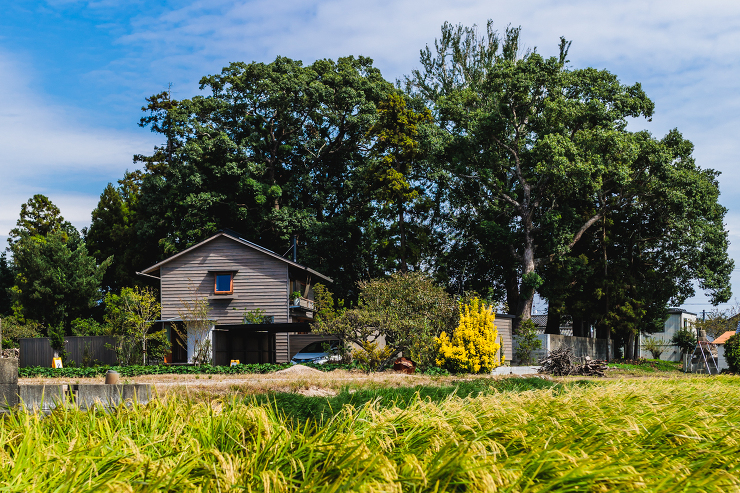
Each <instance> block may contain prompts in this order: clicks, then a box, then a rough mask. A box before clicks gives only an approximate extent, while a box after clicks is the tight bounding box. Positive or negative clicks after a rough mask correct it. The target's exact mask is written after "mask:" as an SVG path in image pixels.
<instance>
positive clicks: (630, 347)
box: [624, 332, 635, 359]
mask: <svg viewBox="0 0 740 493" xmlns="http://www.w3.org/2000/svg"><path fill="white" fill-rule="evenodd" d="M634 352H635V334H634V333H632V332H630V333H629V336H627V347H626V348H625V350H624V358H625V359H635V355H634Z"/></svg>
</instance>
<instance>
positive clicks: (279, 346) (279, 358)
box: [275, 332, 290, 363]
mask: <svg viewBox="0 0 740 493" xmlns="http://www.w3.org/2000/svg"><path fill="white" fill-rule="evenodd" d="M288 361H290V357H289V355H288V334H287V333H285V332H280V333H277V334H275V362H276V363H287V362H288Z"/></svg>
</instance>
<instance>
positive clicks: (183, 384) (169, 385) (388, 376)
mask: <svg viewBox="0 0 740 493" xmlns="http://www.w3.org/2000/svg"><path fill="white" fill-rule="evenodd" d="M478 378H491V377H490V376H487V375H469V376H466V377H464V378H462V379H465V380H470V379H478ZM499 378H500V377H499ZM459 380H461V378H460V377H430V376H425V375H406V374H404V373H395V372H390V371H389V372H383V373H370V374H367V373H362V372H349V371H346V370H334V371H331V372H319V371H312V372H306V373H297V372H295V373H294V372H288V373H280V372H276V373H268V374H263V375H260V374H252V375H143V376H139V377H131V378H125V379H121V382H124V381H125V382H127V383H151V384H154V386H155V388H156V389H157V391H158V392H159V393H160V395H168V394H171V393H177V394H183V393H187V392H195V393H204V394H209V395H212V396H215V397H217V396H225V395H228V394H233V393H239V394H254V393H262V392H297V391H299V390H304V389H310V388H315V389H326V390H330V391H338V390H341V389H345V388H347V389H367V388H370V389H372V388H387V387H391V388H393V387H412V386H415V385H445V384H449V383H451V382H454V381H459ZM103 381H104V379H103V378H67V379H64V378H44V377H36V378H21V379H19V382H20V383H22V384H23V383H25V384H41V383H46V384H62V383H65V384H68V383H80V384H83V383H103Z"/></svg>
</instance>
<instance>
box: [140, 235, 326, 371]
mask: <svg viewBox="0 0 740 493" xmlns="http://www.w3.org/2000/svg"><path fill="white" fill-rule="evenodd" d="M140 274H143V275H147V276H151V277H155V278H158V279H159V280H160V299H161V303H162V315H161V320H160V321H159V322H160V323H161V324H162V325H163V327H164V328H165V329H166V330H167V333H168V336H169V337H170V341H171V342H172V347H173V349H172V354H171V355H169V357H168V361H169V362H172V363H184V362H187V361H191V360H192V357H193V346H194V339H193V337H192V334H190V335H188V337H187V339H188V343H187V347H183V344H178V343H177V338H176V337H175V331H174V329H175V328H176V327H175V325H177V328H179V330H180V331H182V330H183V329H185V330H186V328H184V327H183V322H182V318H181V315H180V314H181V312H182V311H183V303H182V300H190V299H193V298H194V297H197V298H206V299H208V304H209V317H210V319H211V322H212V326H211V329H210V336H211V343H212V348H213V349H212V351H213V363H214V364H218V365H228V364H229V362H230V361H231V360H237V359H238V360H239V361H240V362H241V363H282V362H287V361H289V359H290V343H289V337H290V334H291V333H304V334H305V333H307V332H310V330H311V328H310V326H309V324H308V322H310V321H311V320H312V319H313V311H314V303H313V300H314V293H313V285H314V284H315V283H317V282H321V283H331V282H332V280H331V279H330V278H329V277H327V276H325V275H323V274H320V273H319V272H316V271H315V270H312V269H309V268H308V267H305V266H302V265H300V264H298V263H296V262H294V261H291V260H288V259H286V258H283V257H281V256H280V255H278V254H276V253H275V252H272V251H270V250H268V249H266V248H263V247H261V246H259V245H256V244H254V243H251V242H249V241H247V240H245V239H243V238H240V237H238V236H237V235H235V234H232V233H225V232H220V233H218V234H216V235H214V236H212V237H210V238H208V239H207V240H205V241H202V242H200V243H198V244H197V245H194V246H192V247H190V248H188V249H187V250H184V251H182V252H180V253H178V254H176V255H173V256H171V257H169V258H167V259H165V260H163V261H161V262H159V263H157V264H155V265H153V266H151V267H149V268H147V269H144V270H143V271H142V272H140ZM296 292H297V293H299V294H300V296H297V297H295V296H293V293H296ZM256 310H262V311H264V315H265V319H264V322H265V323H262V324H254V323H252V324H247V323H245V316H246V315H248V314H249V313H250V312H252V313H255V311H256Z"/></svg>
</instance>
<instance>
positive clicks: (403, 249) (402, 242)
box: [398, 203, 408, 272]
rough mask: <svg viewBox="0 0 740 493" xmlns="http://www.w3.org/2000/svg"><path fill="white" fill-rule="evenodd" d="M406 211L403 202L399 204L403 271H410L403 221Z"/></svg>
mask: <svg viewBox="0 0 740 493" xmlns="http://www.w3.org/2000/svg"><path fill="white" fill-rule="evenodd" d="M404 212H405V211H404V207H403V203H401V204H399V206H398V230H399V233H400V235H401V272H406V271H408V266H407V265H406V225H405V224H404V221H403V216H404Z"/></svg>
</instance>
